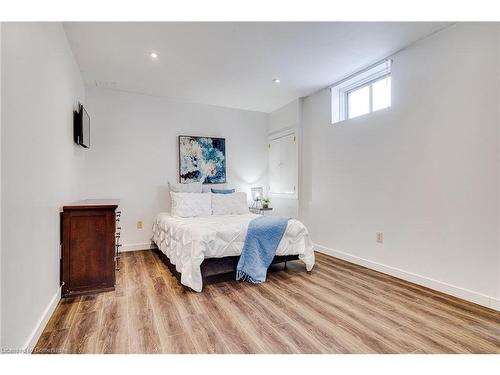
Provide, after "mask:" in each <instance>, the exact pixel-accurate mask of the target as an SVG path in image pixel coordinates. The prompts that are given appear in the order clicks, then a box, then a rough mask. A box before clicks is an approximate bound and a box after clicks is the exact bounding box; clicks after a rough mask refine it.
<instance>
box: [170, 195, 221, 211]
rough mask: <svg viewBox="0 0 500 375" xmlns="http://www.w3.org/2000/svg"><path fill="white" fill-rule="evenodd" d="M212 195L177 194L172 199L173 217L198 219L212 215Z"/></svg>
mask: <svg viewBox="0 0 500 375" xmlns="http://www.w3.org/2000/svg"><path fill="white" fill-rule="evenodd" d="M211 195H212V194H205V193H175V192H170V197H171V198H172V216H179V217H196V216H210V215H211V214H212V200H211V198H210V196H211Z"/></svg>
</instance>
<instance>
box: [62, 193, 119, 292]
mask: <svg viewBox="0 0 500 375" xmlns="http://www.w3.org/2000/svg"><path fill="white" fill-rule="evenodd" d="M118 203H119V201H118V200H116V199H88V200H84V201H80V202H75V203H73V204H70V205H67V206H64V207H63V210H62V213H61V242H62V251H61V284H62V296H63V297H70V296H77V295H81V294H92V293H98V292H104V291H110V290H114V288H115V268H116V264H115V262H116V254H117V253H118V252H117V249H118V246H119V244H118V242H117V239H118V238H119V233H118V234H117V230H116V229H117V225H116V223H117V221H119V220H120V215H121V214H120V212H119V211H117V208H118Z"/></svg>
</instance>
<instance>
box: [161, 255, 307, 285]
mask: <svg viewBox="0 0 500 375" xmlns="http://www.w3.org/2000/svg"><path fill="white" fill-rule="evenodd" d="M153 251H154V252H155V253H156V255H158V257H159V258H160V260H161V261H162V262H163V263H164V264H165V265H166V266H167V267H168V269H169V270H170V272H172V274H173V275H174V276H175V277H176V279H177V280H178V281H179V283H180V282H181V274H180V272H177V270H176V269H175V265H174V264H172V263H171V262H170V259H168V257H167V256H166V255H165V254H163V253H162V252H161V250H159V249H158V248H154V249H153ZM239 259H240V257H239V256H231V257H224V258H208V259H205V260H204V261H203V262H202V263H201V266H200V268H201V277H202V280H203V285H208V284H214V283H217V282H221V281H227V280H235V279H236V266H237V265H238V260H239ZM297 259H299V256H298V255H276V256H275V257H274V259H273V261H272V263H271V264H276V263H285V265H284V269H285V270H286V262H289V261H292V260H297Z"/></svg>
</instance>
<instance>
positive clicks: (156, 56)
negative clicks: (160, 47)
mask: <svg viewBox="0 0 500 375" xmlns="http://www.w3.org/2000/svg"><path fill="white" fill-rule="evenodd" d="M149 56H151V57H152V58H153V59H157V58H158V54H157V53H156V52H151V54H150V55H149Z"/></svg>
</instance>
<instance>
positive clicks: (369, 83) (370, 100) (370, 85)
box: [343, 72, 392, 121]
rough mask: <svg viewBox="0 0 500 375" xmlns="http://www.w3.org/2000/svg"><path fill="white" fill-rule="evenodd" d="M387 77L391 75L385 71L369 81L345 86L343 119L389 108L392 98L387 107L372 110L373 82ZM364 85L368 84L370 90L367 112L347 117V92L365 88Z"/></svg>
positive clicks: (350, 118)
mask: <svg viewBox="0 0 500 375" xmlns="http://www.w3.org/2000/svg"><path fill="white" fill-rule="evenodd" d="M388 77H391V73H390V72H389V73H386V74H384V75H382V76H379V77H376V78H373V79H372V80H370V81H367V82H362V83H359V84H358V85H352V86H350V87H349V88H347V89H346V90H345V91H344V93H343V94H344V106H345V107H344V113H345V119H344V121H346V120H352V119H354V118H356V117H361V116H365V115H369V114H370V113H373V112H378V111H381V110H383V109H387V108H390V107H391V105H392V98H391V105H389V106H388V107H385V108H381V109H377V110H376V111H374V110H373V84H374V83H376V82H378V81H382V80H384V79H386V78H388ZM366 86H369V87H370V90H369V105H368V109H369V110H368V112H367V113H364V114H362V115H359V116H356V117H349V94H350V93H352V92H354V91H357V90H361V89H363V88H365V87H366ZM391 90H392V78H391ZM391 93H392V92H391Z"/></svg>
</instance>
